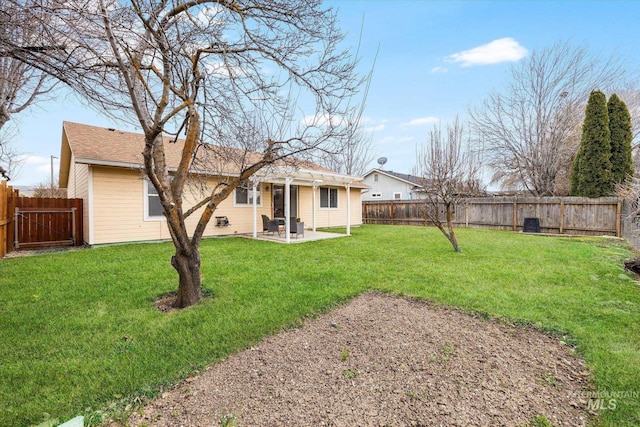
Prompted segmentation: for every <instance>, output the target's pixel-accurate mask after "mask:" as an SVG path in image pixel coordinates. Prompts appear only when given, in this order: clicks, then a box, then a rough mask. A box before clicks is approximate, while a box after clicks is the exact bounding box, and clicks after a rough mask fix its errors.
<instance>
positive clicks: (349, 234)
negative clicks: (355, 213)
mask: <svg viewBox="0 0 640 427" xmlns="http://www.w3.org/2000/svg"><path fill="white" fill-rule="evenodd" d="M345 188H346V189H347V236H351V183H348V184H347V185H345Z"/></svg>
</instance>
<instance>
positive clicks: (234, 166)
mask: <svg viewBox="0 0 640 427" xmlns="http://www.w3.org/2000/svg"><path fill="white" fill-rule="evenodd" d="M164 146H165V158H166V162H167V166H168V167H169V168H170V169H175V168H177V167H178V165H179V163H180V158H181V155H182V148H183V146H184V140H182V139H178V140H177V141H175V142H173V139H172V138H168V137H165V145H164ZM207 147H208V148H209V149H208V150H199V152H198V154H199V156H198V158H202V157H203V156H205V155H207V154H208V157H207V159H208V167H207V169H208V170H209V172H210V173H218V174H237V173H239V172H240V168H239V165H241V164H243V163H244V164H246V163H254V162H255V161H257V160H258V159H259V157H260V154H259V153H255V152H245V151H242V150H236V149H226V148H225V149H224V154H223V155H222V154H221V153H222V149H220V147H215V146H211V145H209V146H207ZM143 150H144V137H143V135H142V134H139V133H134V132H125V131H120V130H117V129H109V128H103V127H98V126H90V125H85V124H80V123H73V122H68V121H65V122H63V124H62V147H61V153H60V165H61V167H60V186H61V187H62V188H65V187H66V186H67V184H68V179H69V166H70V162H71V157H72V156H71V155H73V158H74V160H75V161H76V162H78V163H86V164H94V165H107V166H120V167H133V168H141V167H142V165H143V157H142V152H143ZM205 152H208V153H205ZM200 154H202V155H200ZM211 154H213V155H211ZM217 154H221V155H217ZM212 159H213V160H214V161H212ZM296 166H297V167H299V168H303V169H307V170H313V171H318V172H325V173H335V172H333V171H331V170H330V169H327V168H324V167H322V166H319V165H317V164H315V163H312V162H308V161H305V160H297V161H296Z"/></svg>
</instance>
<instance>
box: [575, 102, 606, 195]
mask: <svg viewBox="0 0 640 427" xmlns="http://www.w3.org/2000/svg"><path fill="white" fill-rule="evenodd" d="M612 193H613V180H612V177H611V133H610V131H609V113H608V110H607V97H606V96H605V94H604V93H602V92H600V91H599V90H594V91H593V92H591V95H590V96H589V102H588V103H587V111H586V114H585V118H584V124H583V125H582V140H581V141H580V150H579V151H578V155H577V156H576V159H575V160H574V165H573V171H572V176H571V194H573V195H575V196H581V197H602V196H609V195H611V194H612Z"/></svg>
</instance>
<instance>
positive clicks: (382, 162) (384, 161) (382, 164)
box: [378, 157, 387, 167]
mask: <svg viewBox="0 0 640 427" xmlns="http://www.w3.org/2000/svg"><path fill="white" fill-rule="evenodd" d="M385 163H387V158H386V157H380V158H379V159H378V164H379V165H380V167H382V166H384V164H385Z"/></svg>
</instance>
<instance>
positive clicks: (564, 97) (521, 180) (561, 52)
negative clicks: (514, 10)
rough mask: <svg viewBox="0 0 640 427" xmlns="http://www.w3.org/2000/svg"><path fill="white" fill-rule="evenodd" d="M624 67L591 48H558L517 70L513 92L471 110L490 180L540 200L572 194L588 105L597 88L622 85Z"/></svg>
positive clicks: (532, 58)
mask: <svg viewBox="0 0 640 427" xmlns="http://www.w3.org/2000/svg"><path fill="white" fill-rule="evenodd" d="M623 76H624V67H623V66H622V63H621V61H620V60H619V59H617V58H616V57H615V56H611V57H609V58H608V59H606V60H600V59H598V58H597V57H595V56H594V55H593V54H591V53H590V52H589V51H588V50H587V49H586V48H585V47H574V46H571V45H570V44H568V43H557V44H555V45H553V46H551V47H548V48H545V49H542V50H540V51H535V52H533V53H532V54H531V56H530V57H529V58H528V59H526V60H524V61H523V62H522V63H521V64H520V65H519V66H514V67H513V68H512V69H511V77H510V81H509V86H508V87H507V88H506V90H504V91H503V92H495V93H492V94H491V95H489V96H488V97H487V98H486V99H485V100H484V101H483V102H482V104H481V105H480V106H478V107H475V108H473V109H471V111H470V116H471V123H472V128H473V131H474V133H475V135H476V138H477V140H478V141H479V143H480V144H481V146H482V147H484V151H485V161H486V163H487V165H488V166H490V167H491V168H492V169H493V171H494V174H493V177H492V181H493V182H494V183H500V184H502V185H503V187H511V188H512V189H522V190H526V191H529V192H530V193H532V194H533V195H535V196H550V195H559V194H566V193H567V192H568V189H569V187H568V176H569V174H570V169H571V162H572V160H573V157H574V156H575V153H576V150H577V148H578V145H579V141H580V124H581V123H582V120H583V118H584V106H585V105H586V100H587V99H588V97H589V94H590V93H591V91H592V90H593V89H595V88H600V89H602V90H606V89H607V88H610V87H612V86H615V85H619V84H621V79H622V78H623Z"/></svg>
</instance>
